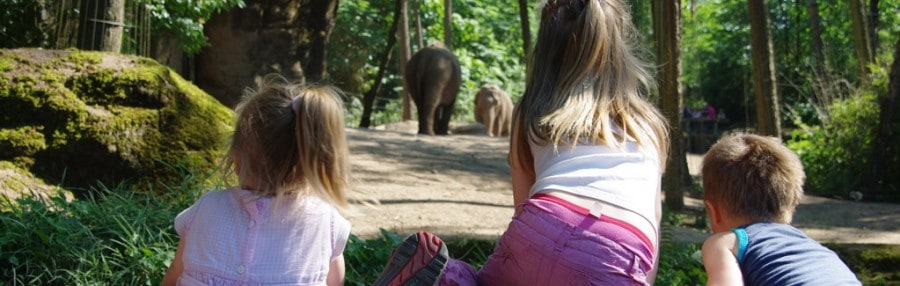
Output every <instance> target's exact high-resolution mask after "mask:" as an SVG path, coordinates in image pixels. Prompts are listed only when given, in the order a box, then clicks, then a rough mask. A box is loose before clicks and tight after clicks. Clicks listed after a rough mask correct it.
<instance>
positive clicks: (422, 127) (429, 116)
mask: <svg viewBox="0 0 900 286" xmlns="http://www.w3.org/2000/svg"><path fill="white" fill-rule="evenodd" d="M421 105H422V106H416V109H418V113H419V134H428V135H434V130H435V129H434V124H435V123H434V122H435V121H434V116H435V114H434V113H435V110H434V109H435V108H434V107H433V106H431V105H427V104H421Z"/></svg>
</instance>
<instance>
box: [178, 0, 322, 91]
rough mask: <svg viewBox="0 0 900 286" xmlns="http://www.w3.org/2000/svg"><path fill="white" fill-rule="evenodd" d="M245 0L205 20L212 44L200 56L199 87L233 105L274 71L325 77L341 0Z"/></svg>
mask: <svg viewBox="0 0 900 286" xmlns="http://www.w3.org/2000/svg"><path fill="white" fill-rule="evenodd" d="M245 2H246V7H244V8H232V9H231V10H229V11H227V12H223V13H220V14H217V15H214V16H213V17H211V18H210V19H209V21H207V22H206V23H205V24H204V33H205V35H206V37H207V39H208V41H209V43H210V46H209V47H206V48H204V49H203V50H202V51H201V52H200V54H198V55H197V57H196V65H197V66H196V68H197V81H196V82H197V85H198V86H200V87H201V88H203V90H206V91H207V92H209V93H210V94H211V95H212V96H214V97H216V98H217V99H219V101H221V102H222V103H224V104H225V105H227V106H229V107H234V106H235V105H236V104H237V103H238V101H240V98H241V94H242V93H243V91H244V89H245V88H246V87H247V86H253V85H254V83H255V81H256V80H257V79H258V78H261V77H264V76H265V75H266V74H269V73H278V74H281V75H282V76H284V77H285V78H287V79H288V80H291V81H297V82H302V81H308V82H318V81H320V80H322V79H323V77H324V76H325V46H326V44H327V43H328V38H329V36H330V34H331V30H332V27H333V26H334V24H335V23H334V21H335V16H336V15H337V5H338V1H337V0H267V1H261V0H248V1H245Z"/></svg>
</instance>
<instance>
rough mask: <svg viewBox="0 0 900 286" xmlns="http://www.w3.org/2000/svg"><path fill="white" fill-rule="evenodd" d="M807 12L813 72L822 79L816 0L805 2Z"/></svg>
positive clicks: (823, 70)
mask: <svg viewBox="0 0 900 286" xmlns="http://www.w3.org/2000/svg"><path fill="white" fill-rule="evenodd" d="M806 8H807V12H808V14H809V32H810V38H811V40H812V45H811V46H812V53H813V59H814V60H815V69H814V70H815V72H816V77H817V78H818V80H820V81H821V80H824V78H823V76H824V74H825V53H824V52H822V46H823V44H822V20H821V19H820V18H819V3H818V1H817V0H809V1H808V2H807V6H806Z"/></svg>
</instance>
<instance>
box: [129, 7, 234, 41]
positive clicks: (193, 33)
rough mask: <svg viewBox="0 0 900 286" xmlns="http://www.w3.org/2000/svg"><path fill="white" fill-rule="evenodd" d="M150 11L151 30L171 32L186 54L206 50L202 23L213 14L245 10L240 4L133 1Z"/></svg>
mask: <svg viewBox="0 0 900 286" xmlns="http://www.w3.org/2000/svg"><path fill="white" fill-rule="evenodd" d="M135 1H137V2H138V3H141V4H144V5H146V6H147V8H148V9H149V10H150V15H151V16H152V21H151V22H152V23H153V24H152V25H153V28H154V30H168V31H172V32H173V33H174V34H175V35H176V36H177V37H178V39H179V40H180V41H181V48H182V49H184V51H185V52H187V53H189V54H193V53H197V52H199V51H200V49H201V48H203V47H206V46H209V42H207V41H206V37H205V36H204V35H203V22H204V21H205V20H206V19H209V18H210V17H211V16H212V15H213V14H215V13H218V12H221V11H227V10H228V9H230V8H232V7H238V8H244V1H243V0H207V1H190V0H176V1H171V0H170V1H166V0H135Z"/></svg>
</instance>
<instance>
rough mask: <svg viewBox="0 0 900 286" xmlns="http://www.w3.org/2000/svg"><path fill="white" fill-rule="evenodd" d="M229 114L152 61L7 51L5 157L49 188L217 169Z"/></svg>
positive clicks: (1, 75) (3, 58) (2, 67)
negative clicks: (41, 180)
mask: <svg viewBox="0 0 900 286" xmlns="http://www.w3.org/2000/svg"><path fill="white" fill-rule="evenodd" d="M232 118H233V112H232V111H231V109H229V108H227V107H226V106H224V105H222V104H221V103H219V102H218V101H217V100H216V99H215V98H213V97H212V96H210V95H209V94H207V93H205V92H204V91H202V90H200V89H199V88H198V87H196V86H195V85H193V84H191V83H190V82H187V81H186V80H184V79H183V78H181V77H180V76H179V75H178V74H177V73H175V72H173V71H172V70H170V69H169V68H167V67H165V66H163V65H160V64H159V63H157V62H155V61H153V60H151V59H148V58H143V57H136V56H128V55H121V54H113V53H101V52H85V51H77V50H41V49H15V50H2V49H0V160H5V161H9V162H12V163H13V164H15V165H16V167H18V168H22V169H26V170H29V171H30V172H31V173H32V174H34V175H35V176H36V177H38V178H41V179H43V180H45V181H47V182H49V183H51V184H55V185H58V184H62V185H63V186H66V187H71V188H73V189H76V190H77V189H88V188H89V187H90V186H93V185H96V184H97V183H98V182H99V183H103V184H107V185H114V184H118V183H120V182H122V181H127V182H132V183H146V184H145V186H149V185H148V184H168V183H176V182H178V181H180V180H181V179H183V178H180V176H183V171H184V170H188V171H191V172H207V171H210V170H213V169H214V168H215V167H216V166H217V164H218V159H219V158H221V156H222V154H223V153H224V143H225V140H226V138H227V136H228V134H230V132H231V130H232V127H231V126H232V124H231V122H232ZM173 166H175V167H173ZM176 167H177V168H176ZM78 194H79V192H78V191H76V195H78Z"/></svg>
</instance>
